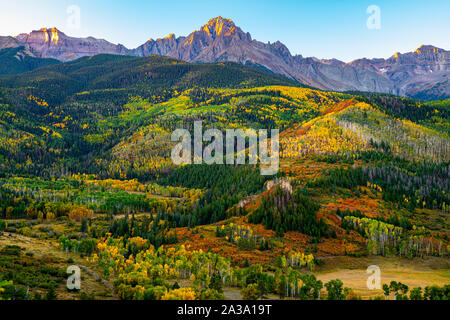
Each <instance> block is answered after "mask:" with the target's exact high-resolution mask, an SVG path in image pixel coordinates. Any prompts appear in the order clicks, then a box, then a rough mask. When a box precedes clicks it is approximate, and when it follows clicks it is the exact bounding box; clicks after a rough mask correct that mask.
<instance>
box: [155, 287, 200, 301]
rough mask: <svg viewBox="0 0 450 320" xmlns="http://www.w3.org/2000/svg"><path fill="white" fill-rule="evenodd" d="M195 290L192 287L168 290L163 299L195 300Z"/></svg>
mask: <svg viewBox="0 0 450 320" xmlns="http://www.w3.org/2000/svg"><path fill="white" fill-rule="evenodd" d="M195 298H196V296H195V291H194V290H192V288H179V289H175V290H171V291H169V292H167V293H166V294H165V295H163V296H162V297H161V300H195Z"/></svg>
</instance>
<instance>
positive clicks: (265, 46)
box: [0, 17, 450, 99]
mask: <svg viewBox="0 0 450 320" xmlns="http://www.w3.org/2000/svg"><path fill="white" fill-rule="evenodd" d="M15 46H25V47H26V48H27V49H28V50H29V51H30V52H32V53H33V54H34V55H35V56H36V57H42V58H56V59H58V60H61V61H70V60H74V59H77V58H80V57H82V56H92V55H96V54H100V53H109V54H119V55H134V56H149V55H153V54H156V55H162V56H168V57H172V58H176V59H181V60H184V61H188V62H224V61H231V62H237V63H241V64H245V65H252V66H255V67H259V68H262V69H265V70H267V71H271V72H273V73H277V74H281V75H284V76H286V77H288V78H291V79H295V80H297V81H300V82H303V83H305V84H307V85H310V86H313V87H317V88H320V89H324V90H332V91H349V90H354V91H372V92H383V93H392V94H396V95H404V96H412V97H417V98H425V99H427V98H448V97H450V84H449V80H448V77H449V73H450V52H449V51H446V50H443V49H440V48H436V47H433V46H421V47H420V48H418V49H417V50H416V51H414V52H410V53H405V54H400V53H396V54H395V55H393V56H392V57H390V58H389V59H371V60H370V59H358V60H355V61H352V62H350V63H344V62H342V61H339V60H336V59H332V60H321V59H317V58H304V57H302V56H301V55H296V56H293V55H291V53H290V52H289V50H288V48H287V47H286V46H285V45H283V44H282V43H281V42H278V41H277V42H275V43H262V42H260V41H256V40H253V39H252V37H251V36H250V34H249V33H245V32H244V31H242V30H241V29H240V28H239V27H237V26H236V25H235V24H234V23H233V21H231V20H229V19H225V18H222V17H217V18H214V19H211V20H210V21H208V23H207V24H206V25H204V26H202V27H201V28H200V30H197V31H194V32H192V33H191V34H190V35H188V36H187V37H178V38H177V37H175V35H173V34H171V35H169V36H168V37H166V38H163V39H157V40H153V39H150V40H149V41H147V42H146V43H144V44H143V45H141V46H140V47H138V48H136V49H133V50H129V49H127V48H125V47H124V46H122V45H115V44H112V43H109V42H107V41H105V40H98V39H95V38H91V37H90V38H86V39H79V38H72V37H68V36H66V35H65V34H64V33H62V32H60V31H58V30H57V29H55V28H53V29H41V30H39V31H33V32H31V33H30V34H21V35H19V36H17V37H15V38H12V37H0V49H1V48H5V47H15Z"/></svg>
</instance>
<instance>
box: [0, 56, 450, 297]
mask: <svg viewBox="0 0 450 320" xmlns="http://www.w3.org/2000/svg"><path fill="white" fill-rule="evenodd" d="M449 108H450V103H449V101H448V100H444V101H433V102H425V101H420V100H414V99H407V98H400V97H396V96H391V95H384V94H368V93H359V92H352V93H350V92H348V93H336V92H329V91H321V90H316V89H313V88H307V87H302V86H300V85H299V84H298V83H296V82H293V81H291V80H288V79H286V78H283V77H281V76H276V75H273V74H271V73H266V72H264V71H263V70H260V69H256V68H252V67H250V66H242V65H238V64H234V63H218V64H189V63H185V62H181V61H178V60H175V59H170V58H163V57H159V56H150V57H147V58H134V57H125V56H112V55H99V56H94V57H92V58H87V57H86V58H81V59H79V60H76V61H72V62H68V63H61V64H55V65H50V66H43V67H41V68H37V69H35V70H32V71H29V72H25V73H21V74H19V75H7V76H2V77H0V250H1V252H2V254H1V255H0V256H1V258H0V271H2V272H1V273H0V289H2V288H6V289H5V290H0V297H1V298H6V299H8V298H15V297H21V298H24V299H32V298H36V299H37V298H39V297H42V296H46V297H47V296H49V297H50V298H51V297H54V296H55V295H56V296H57V297H59V298H64V299H71V298H77V299H78V298H92V296H93V298H96V299H103V298H111V299H112V298H120V299H225V298H226V299H229V298H231V297H234V298H236V297H238V298H245V299H258V298H261V297H265V298H271V299H273V298H286V297H288V298H294V299H318V298H320V297H322V298H323V297H327V298H329V299H343V298H345V297H347V298H352V297H353V298H358V296H361V295H362V296H363V298H375V297H377V298H379V299H381V298H383V299H388V298H389V296H390V295H391V297H393V296H394V295H395V296H396V298H397V299H399V298H398V297H400V298H405V299H413V298H414V299H416V298H417V299H418V298H420V299H443V298H448V295H449V294H448V286H445V287H444V286H442V285H443V284H445V283H446V280H445V279H447V280H448V277H447V278H446V276H445V275H442V273H439V272H438V271H436V274H433V277H431V276H430V278H426V279H425V278H420V280H417V281H418V283H419V285H420V286H422V287H423V289H424V290H423V291H422V288H421V289H420V290H419V289H418V288H414V289H412V287H411V289H412V290H411V291H410V292H409V294H408V289H405V288H404V287H403V286H399V284H398V283H397V282H396V283H394V284H392V283H391V284H390V285H391V286H390V287H389V286H388V287H387V289H386V288H384V289H385V290H384V292H383V291H381V290H378V291H375V292H370V293H367V292H365V291H363V290H359V289H358V290H359V291H357V288H353V289H354V290H353V289H352V288H345V290H344V287H343V283H342V282H341V281H340V280H335V279H334V278H333V279H332V280H330V279H328V280H327V281H325V280H324V281H323V282H322V280H320V279H321V277H324V273H326V272H327V271H329V269H327V268H331V267H333V266H335V265H338V266H342V268H344V267H345V266H347V265H348V263H349V261H353V262H354V261H355V260H352V259H361V261H363V262H362V264H364V263H366V262H370V261H378V262H379V261H381V262H383V261H384V262H385V261H397V262H398V261H406V259H408V261H411V264H415V263H416V262H417V261H422V262H423V263H425V262H426V263H429V264H430V265H432V267H435V269H436V270H442V269H443V270H448V261H449V260H448V252H449V244H450V242H449V240H450V239H449V232H450V225H449V223H448V221H449V219H448V214H449V204H450V189H449V188H450V186H449V181H450V180H449V176H450V162H449V161H450V152H449V151H450V136H449V135H450V131H449V121H448V115H449V112H450V110H449ZM197 120H202V121H203V129H204V130H206V129H210V128H216V129H219V130H220V131H222V132H225V130H226V129H228V128H242V129H244V130H246V129H256V130H257V129H268V130H270V129H279V130H280V170H279V172H278V173H277V174H276V175H274V176H262V175H261V172H260V168H259V165H250V164H246V165H241V166H238V165H236V166H235V165H219V164H215V165H206V164H202V165H195V164H192V165H185V166H176V165H174V164H173V162H172V160H171V157H170V156H171V150H172V148H173V146H174V142H172V141H171V134H172V132H173V131H174V130H176V129H179V128H185V129H187V130H189V131H190V132H191V133H192V132H193V128H194V122H195V121H197ZM271 138H273V137H271ZM19 241H21V243H22V248H20V247H17V246H21V244H20V243H19ZM29 243H32V245H30V246H31V247H30V246H27V245H26V244H29ZM41 251H43V253H42V254H46V253H49V252H51V254H52V255H53V256H54V258H53V259H54V260H51V259H48V260H45V261H44V262H42V264H43V265H45V266H46V268H47V269H42V268H41V269H36V268H33V267H32V266H34V263H37V262H36V260H37V259H40V256H38V255H37V254H36V255H35V254H34V253H33V254H31V253H32V252H41ZM55 257H60V258H59V260H58V259H56V258H55ZM69 259H71V260H70V261H72V262H68V261H69ZM383 259H386V260H383ZM389 259H390V260H389ZM396 259H398V260H396ZM402 259H405V260H402ZM74 261H76V262H77V263H78V264H80V265H83V266H85V267H86V268H88V269H89V270H94V271H95V273H98V274H100V275H101V277H102V279H104V281H105V282H106V283H110V284H111V285H110V287H109V286H106V285H103V284H104V283H105V282H101V281H100V282H97V284H90V285H91V287H90V288H94V287H95V288H96V289H95V290H94V289H92V290H91V291H83V290H82V291H81V292H78V291H74V292H72V291H71V292H68V291H67V290H66V289H65V288H64V286H63V285H62V284H61V279H60V278H61V277H62V273H61V270H62V269H61V268H62V266H64V267H67V265H68V264H70V263H72V264H73V262H74ZM424 261H425V262H424ZM422 262H421V263H422ZM21 263H22V264H23V265H22V268H23V272H22V273H20V275H19V276H14V275H13V273H12V272H10V271H11V269H12V268H20V267H19V265H20V264H21ZM402 263H403V262H402ZM417 264H418V262H417ZM431 269H432V270H435V269H433V268H431ZM409 271H410V270H409V269H408V271H405V274H406V273H407V272H409ZM405 274H402V275H401V280H399V282H400V281H408V277H407V276H405ZM30 275H31V276H30ZM33 275H34V276H35V277H36V281H35V282H33V283H34V285H33V286H32V287H30V288H29V290H28V291H27V290H25V288H26V286H27V281H28V280H27V279H29V278H30V277H32V276H33ZM347 281H348V280H347ZM419 281H420V282H419ZM436 283H437V284H440V285H441V286H442V287H435V286H433V284H436ZM400 284H401V283H400ZM345 285H346V286H350V284H349V285H347V284H345ZM98 286H100V287H101V286H103V287H105V286H106V287H108V288H103V289H104V290H105V292H104V293H101V291H99V290H100V289H98V288H97V287H98ZM417 286H418V285H416V284H414V287H417ZM386 290H387V291H386ZM94 291H95V292H94ZM419 291H420V292H419ZM102 294H103V296H102ZM15 295H16V296H15ZM89 295H91V296H89Z"/></svg>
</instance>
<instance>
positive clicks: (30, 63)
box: [0, 47, 60, 75]
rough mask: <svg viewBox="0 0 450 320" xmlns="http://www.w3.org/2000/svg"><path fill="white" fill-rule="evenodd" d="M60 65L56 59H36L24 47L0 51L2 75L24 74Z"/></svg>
mask: <svg viewBox="0 0 450 320" xmlns="http://www.w3.org/2000/svg"><path fill="white" fill-rule="evenodd" d="M58 63H60V62H59V61H58V60H55V59H40V58H35V57H33V56H32V55H31V53H30V52H28V51H27V50H25V48H24V47H17V48H6V49H3V50H0V75H6V74H17V73H23V72H27V71H31V70H34V69H37V68H40V67H43V66H48V65H52V64H58Z"/></svg>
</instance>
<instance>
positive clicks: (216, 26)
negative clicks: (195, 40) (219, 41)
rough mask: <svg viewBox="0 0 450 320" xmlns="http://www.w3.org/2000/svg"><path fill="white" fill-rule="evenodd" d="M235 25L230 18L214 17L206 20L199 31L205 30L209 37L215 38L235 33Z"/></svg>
mask: <svg viewBox="0 0 450 320" xmlns="http://www.w3.org/2000/svg"><path fill="white" fill-rule="evenodd" d="M236 29H237V27H236V25H235V24H234V22H233V21H232V20H230V19H225V18H222V17H220V16H219V17H216V18H213V19H211V20H209V21H208V23H207V24H205V25H204V26H203V27H201V28H200V31H204V32H206V33H207V34H208V35H209V36H210V37H212V38H216V37H218V36H224V37H226V36H231V35H233V34H235V33H236V31H237V30H236Z"/></svg>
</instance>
